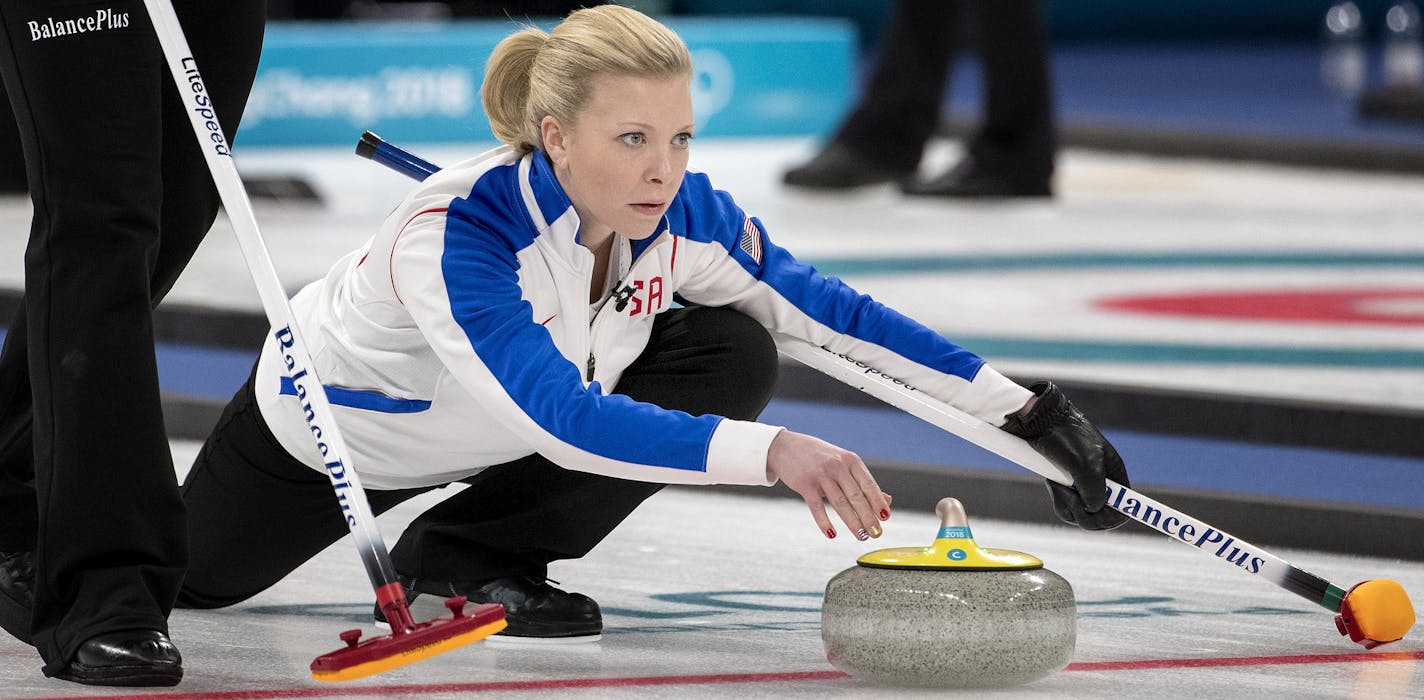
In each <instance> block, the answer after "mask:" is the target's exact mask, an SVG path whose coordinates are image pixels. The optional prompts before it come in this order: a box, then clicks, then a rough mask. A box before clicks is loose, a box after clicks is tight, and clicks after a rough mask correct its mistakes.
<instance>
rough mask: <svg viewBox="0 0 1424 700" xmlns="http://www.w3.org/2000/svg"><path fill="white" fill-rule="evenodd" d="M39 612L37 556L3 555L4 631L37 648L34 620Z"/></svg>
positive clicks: (0, 623)
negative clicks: (33, 630)
mask: <svg viewBox="0 0 1424 700" xmlns="http://www.w3.org/2000/svg"><path fill="white" fill-rule="evenodd" d="M34 610H35V555H34V554H33V553H32V552H0V627H3V628H5V631H6V632H9V633H10V634H11V635H13V636H14V637H15V638H16V639H18V640H20V641H22V642H24V643H26V644H30V645H33V644H34V640H32V639H31V638H30V618H31V617H33V616H34Z"/></svg>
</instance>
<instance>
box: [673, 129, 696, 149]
mask: <svg viewBox="0 0 1424 700" xmlns="http://www.w3.org/2000/svg"><path fill="white" fill-rule="evenodd" d="M672 142H673V145H675V146H677V147H678V148H687V147H688V146H691V145H692V134H689V133H686V132H684V133H681V134H678V135H677V136H674V137H673V138H672Z"/></svg>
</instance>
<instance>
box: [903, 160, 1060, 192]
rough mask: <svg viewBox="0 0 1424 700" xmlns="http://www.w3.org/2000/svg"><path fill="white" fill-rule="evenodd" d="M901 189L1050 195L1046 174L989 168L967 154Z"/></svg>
mask: <svg viewBox="0 0 1424 700" xmlns="http://www.w3.org/2000/svg"><path fill="white" fill-rule="evenodd" d="M900 191H901V192H904V193H905V194H909V195H920V196H928V197H962V198H970V199H972V198H986V199H987V198H1008V197H1052V196H1053V189H1052V187H1051V186H1050V185H1049V182H1048V178H1024V177H1016V176H1014V175H1011V174H1009V173H1003V172H996V171H992V170H989V169H986V168H982V167H980V166H979V165H978V164H977V163H975V162H974V160H972V159H969V158H966V159H964V160H962V161H960V162H959V164H958V165H956V166H954V167H953V168H951V169H950V170H949V172H946V173H944V174H943V175H940V176H939V177H936V178H933V179H930V180H907V181H905V182H902V183H901V184H900Z"/></svg>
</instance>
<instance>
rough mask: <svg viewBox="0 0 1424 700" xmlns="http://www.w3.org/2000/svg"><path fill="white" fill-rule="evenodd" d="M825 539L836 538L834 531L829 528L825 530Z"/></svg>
mask: <svg viewBox="0 0 1424 700" xmlns="http://www.w3.org/2000/svg"><path fill="white" fill-rule="evenodd" d="M826 537H829V538H831V539H835V538H836V531H835V530H833V529H831V528H826Z"/></svg>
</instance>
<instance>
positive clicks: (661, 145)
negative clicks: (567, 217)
mask: <svg viewBox="0 0 1424 700" xmlns="http://www.w3.org/2000/svg"><path fill="white" fill-rule="evenodd" d="M692 128H693V124H692V95H691V91H690V90H689V88H688V81H687V80H686V79H678V78H674V79H664V78H641V77H630V76H616V75H603V76H599V77H598V78H596V79H595V80H594V83H593V90H592V93H591V95H590V97H589V100H588V103H587V104H586V105H585V106H584V108H583V110H582V111H580V112H579V113H578V115H577V116H576V117H575V118H574V123H572V124H560V123H559V121H558V120H557V119H555V118H554V117H544V121H543V123H542V124H540V129H541V132H542V135H543V138H544V149H545V153H548V154H549V159H550V160H551V161H552V162H553V164H554V174H555V175H556V176H557V177H558V179H559V184H561V185H563V187H564V191H565V192H566V193H567V194H568V195H569V199H570V200H571V201H572V202H573V205H574V211H576V212H578V215H579V221H580V227H579V239H580V241H582V242H583V243H584V245H587V246H589V247H591V248H592V247H595V246H598V245H600V244H602V243H603V242H604V241H605V240H607V239H608V237H609V236H610V235H611V234H612V233H615V232H616V233H618V234H621V235H623V236H624V237H627V238H632V239H639V240H640V239H644V238H647V237H649V236H651V235H653V234H654V233H657V226H658V223H659V222H660V221H661V219H662V215H663V212H666V211H667V208H668V204H669V203H671V202H672V198H673V195H675V194H677V189H678V188H679V187H681V186H682V176H683V174H684V173H685V172H686V171H687V155H688V146H689V144H690V142H691V140H692Z"/></svg>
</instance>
